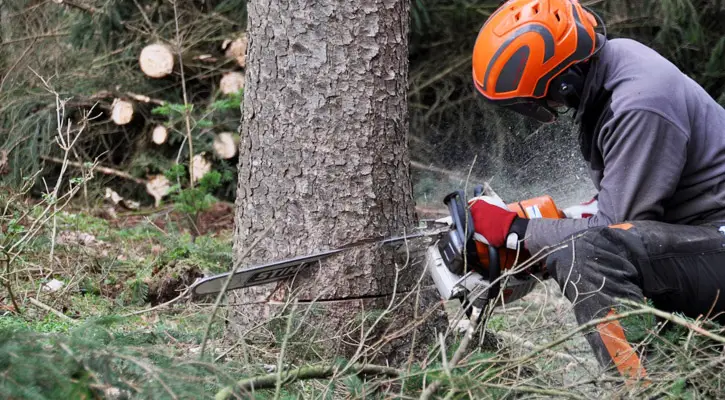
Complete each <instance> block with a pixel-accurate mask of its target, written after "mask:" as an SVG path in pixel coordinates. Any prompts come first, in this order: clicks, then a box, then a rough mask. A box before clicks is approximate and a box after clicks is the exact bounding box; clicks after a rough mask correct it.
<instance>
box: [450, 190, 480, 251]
mask: <svg viewBox="0 0 725 400" xmlns="http://www.w3.org/2000/svg"><path fill="white" fill-rule="evenodd" d="M464 198H465V193H463V191H462V190H456V191H455V192H453V193H450V194H449V195H448V196H446V197H445V198H444V199H443V203H445V205H447V206H448V211H449V212H450V214H451V220H452V223H453V226H455V227H456V232H458V235H459V237H460V238H461V243H463V244H464V245H465V243H467V242H468V240H469V239H471V238H472V237H473V217H472V216H471V212H470V211H469V210H468V207H467V206H466V203H465V202H464V200H463V199H464Z"/></svg>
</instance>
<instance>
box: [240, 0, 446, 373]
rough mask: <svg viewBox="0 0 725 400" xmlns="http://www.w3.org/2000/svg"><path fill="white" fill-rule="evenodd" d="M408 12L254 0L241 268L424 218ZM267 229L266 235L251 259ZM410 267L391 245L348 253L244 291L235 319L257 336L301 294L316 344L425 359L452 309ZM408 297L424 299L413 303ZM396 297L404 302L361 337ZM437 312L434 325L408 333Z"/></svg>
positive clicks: (392, 2) (394, 0)
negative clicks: (417, 196)
mask: <svg viewBox="0 0 725 400" xmlns="http://www.w3.org/2000/svg"><path fill="white" fill-rule="evenodd" d="M408 7H409V5H408V2H407V1H405V0H361V1H355V2H292V3H289V2H284V1H280V0H252V1H250V2H249V3H248V10H249V24H248V26H249V30H248V37H249V50H248V54H247V71H246V84H245V92H244V93H245V95H244V96H245V97H244V106H243V107H244V109H243V114H244V117H243V118H244V121H243V130H242V135H241V143H240V152H239V154H240V155H239V186H238V197H237V204H236V207H237V212H236V232H235V250H234V252H235V259H236V262H239V261H243V262H244V265H252V264H256V263H259V262H263V261H271V260H278V259H282V258H286V257H290V256H296V255H303V254H308V253H311V252H316V251H321V250H326V249H331V248H336V247H338V246H340V245H343V244H346V243H351V242H355V241H358V240H364V239H371V238H381V237H387V236H391V235H395V234H400V233H402V232H404V231H405V230H406V229H407V230H410V228H411V227H413V226H414V224H415V222H416V218H415V211H414V201H413V198H412V194H411V193H412V192H411V183H410V177H409V156H408V150H407V130H408V120H407V119H408V113H407V109H408V107H407V98H406V94H407V69H408V58H407V56H408V52H407V46H408ZM269 225H272V228H271V230H270V231H269V233H268V234H267V236H266V237H265V239H263V240H262V241H261V242H260V243H259V244H258V245H257V246H256V248H255V249H254V250H253V251H252V252H251V255H250V256H248V257H246V258H245V259H244V260H239V257H240V256H241V254H242V253H243V252H244V251H245V250H246V249H247V247H248V246H250V245H251V243H252V242H253V241H254V239H255V238H256V235H257V234H259V233H261V232H262V231H264V230H265V229H266V228H267V227H268V226H269ZM405 261H406V260H405V257H402V258H401V257H400V255H399V254H394V253H393V252H392V251H390V250H389V249H372V248H366V249H362V250H354V251H349V252H346V253H344V254H343V255H340V256H336V257H334V258H331V259H327V260H325V261H323V262H322V263H321V264H320V265H319V266H318V267H315V268H311V272H310V273H303V274H300V276H298V277H297V278H296V279H295V280H294V282H285V283H284V284H282V285H274V284H272V285H268V286H267V287H262V288H252V289H247V290H243V291H240V292H237V293H239V299H237V300H238V301H236V303H245V304H248V303H254V304H248V305H245V306H240V307H238V308H237V309H236V310H235V311H236V314H237V316H236V317H235V320H234V321H235V322H236V326H237V327H238V328H239V330H240V331H241V332H242V333H243V334H244V335H245V338H247V339H249V338H251V337H253V335H252V333H254V332H257V333H259V332H260V331H261V330H256V331H255V330H254V327H255V326H256V325H257V324H259V323H260V322H262V321H265V320H266V319H268V318H271V317H272V316H274V315H275V314H276V313H277V312H278V311H281V309H282V308H283V307H282V306H281V305H276V304H280V301H281V300H284V299H288V298H290V293H291V290H294V294H295V298H296V299H297V300H298V302H299V305H298V307H297V312H298V316H297V318H298V320H297V321H295V324H294V326H295V327H301V329H300V330H299V331H297V337H298V338H303V339H304V340H302V341H304V342H305V345H306V346H307V347H308V348H307V349H306V350H305V351H306V352H309V351H312V350H314V351H316V352H322V353H324V354H326V355H331V354H334V355H342V356H345V357H350V356H351V355H352V354H353V353H355V350H356V349H358V346H360V343H361V342H364V343H365V344H366V345H371V344H373V343H375V342H376V340H378V339H381V340H382V343H378V344H377V345H375V346H373V347H374V348H368V347H365V348H363V350H364V351H362V352H358V355H361V354H362V357H363V358H368V359H377V360H380V359H385V360H387V361H389V362H391V363H397V362H399V361H403V360H405V359H406V358H408V357H409V356H410V357H413V356H411V355H410V354H412V353H409V351H413V352H414V353H415V352H417V353H418V354H417V355H420V354H424V352H425V351H426V350H427V349H428V347H427V345H428V344H429V343H431V342H432V341H434V340H435V339H436V338H435V335H434V334H433V331H434V329H438V331H439V332H440V331H442V327H443V328H445V317H444V313H443V310H442V307H440V306H439V303H438V302H437V300H438V298H437V294H436V293H435V290H434V289H433V290H430V288H426V290H422V291H415V290H416V284H417V283H418V280H419V278H420V277H421V276H422V275H423V274H424V271H423V265H422V264H420V263H419V264H417V265H410V264H411V263H408V265H407V266H406V265H405V264H406V262H405ZM396 265H397V267H398V268H399V269H400V273H399V274H398V276H397V278H396ZM404 267H405V268H404ZM428 282H429V281H424V283H425V284H428ZM408 292H410V293H415V294H413V295H411V296H408V298H407V299H405V300H403V298H404V297H405V295H406V293H408ZM394 293H395V295H394V296H393V294H394ZM391 300H392V302H391ZM313 301H314V303H315V305H314V310H313V311H310V310H312V308H311V306H309V304H310V302H313ZM391 303H393V304H395V305H396V307H397V308H396V309H395V310H393V311H391V312H389V313H387V314H385V316H386V318H383V323H380V324H378V325H377V328H376V329H372V333H371V335H370V336H369V337H364V338H363V336H364V335H363V334H362V333H361V332H365V331H367V330H368V329H369V328H370V327H371V324H372V321H374V319H375V318H374V317H376V316H378V315H380V312H379V311H380V310H384V309H385V308H386V307H388V306H389V304H391ZM287 309H288V310H289V307H288V308H287ZM376 311H378V312H377V313H376ZM304 312H309V313H310V314H309V315H306V316H304V317H303V316H301V315H299V314H301V313H304ZM427 312H430V315H428V320H427V321H426V322H424V323H422V324H420V326H422V328H420V329H417V330H416V329H414V330H411V332H408V333H405V334H403V331H400V330H399V329H401V328H402V327H403V326H406V325H410V324H413V323H415V322H416V316H417V318H419V319H420V318H423V315H424V314H426V313H427ZM362 315H364V316H365V318H361V316H362ZM371 316H373V318H372V320H371V319H370V318H371ZM366 318H367V319H366ZM363 321H364V323H363V324H362V326H363V327H361V323H362V322H363ZM285 324H286V322H284V321H282V325H281V326H282V327H284V326H285ZM282 332H284V330H283V331H282ZM396 332H397V333H396ZM412 332H415V334H413V333H412ZM396 337H397V338H396ZM393 338H396V339H394V340H393ZM276 339H279V336H278V337H276ZM413 340H415V342H414V343H413ZM290 343H292V342H290ZM298 346H302V344H298ZM313 347H314V349H313Z"/></svg>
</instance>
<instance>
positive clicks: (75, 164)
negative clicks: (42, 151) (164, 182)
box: [40, 156, 146, 185]
mask: <svg viewBox="0 0 725 400" xmlns="http://www.w3.org/2000/svg"><path fill="white" fill-rule="evenodd" d="M40 159H41V160H45V161H50V162H54V163H56V164H63V162H64V161H63V160H61V159H60V158H55V157H49V156H40ZM68 165H70V166H71V167H75V168H81V169H82V168H84V167H83V164H82V163H79V162H77V161H68ZM94 171H97V172H100V173H103V174H106V175H114V176H117V177H119V178H123V179H128V180H130V181H132V182H135V183H138V184H139V185H146V181H145V180H143V179H140V178H136V177H135V176H133V175H131V174H129V173H126V172H123V171H119V170H116V169H113V168H108V167H102V166H100V165H99V166H96V167H95V169H94Z"/></svg>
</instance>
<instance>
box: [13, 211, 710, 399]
mask: <svg viewBox="0 0 725 400" xmlns="http://www.w3.org/2000/svg"><path fill="white" fill-rule="evenodd" d="M13 207H14V208H15V212H12V210H11V212H9V213H7V215H20V214H23V213H22V212H21V211H22V210H23V209H26V210H27V209H32V207H33V203H32V202H31V201H30V200H27V201H26V202H20V203H16V204H14V205H13ZM99 210H100V211H99ZM103 210H104V208H103V207H95V208H92V209H88V208H67V209H66V210H65V211H61V212H59V213H58V214H57V215H56V217H55V218H54V219H53V220H50V221H49V222H48V223H47V224H46V225H47V226H45V227H44V228H43V229H42V230H40V231H39V234H38V235H36V236H35V237H34V238H32V240H29V241H28V242H27V244H26V246H25V248H24V249H23V251H22V252H21V253H20V256H19V257H17V258H15V259H14V260H13V261H12V263H10V264H9V265H7V267H6V275H5V276H4V278H5V279H4V282H6V283H5V285H6V286H5V288H6V289H7V288H8V287H10V288H11V289H12V293H11V292H9V291H7V290H4V291H3V292H2V293H0V368H2V369H4V372H3V374H4V375H3V376H2V377H0V396H1V397H6V398H7V397H15V398H54V397H55V398H61V397H63V398H68V396H70V397H77V398H113V399H120V398H125V397H130V398H213V397H214V396H215V394H217V393H218V392H219V391H220V390H222V389H223V388H224V387H226V386H228V385H230V384H233V383H234V382H235V381H237V380H239V379H242V378H245V377H255V376H262V375H265V374H267V373H270V372H272V371H275V370H276V368H277V367H278V366H279V365H283V364H285V365H289V366H300V365H304V364H305V362H306V360H295V359H291V357H293V356H292V355H291V354H293V353H294V352H292V351H288V352H287V355H286V356H285V357H288V358H286V359H285V360H284V362H283V363H282V362H280V360H279V359H278V357H280V348H279V343H268V344H245V345H241V346H240V339H239V338H238V337H235V335H234V333H233V331H232V330H231V329H228V321H227V320H226V319H225V316H226V311H225V305H224V304H222V307H221V310H220V312H218V313H217V314H216V316H215V318H214V319H213V323H212V324H210V317H211V315H212V309H213V306H212V304H210V303H209V302H204V303H201V302H192V301H187V300H184V301H180V302H178V303H177V304H174V305H171V306H168V307H162V308H158V309H155V308H154V307H157V306H159V305H160V304H163V303H165V302H168V301H170V300H173V299H175V298H176V297H177V296H179V295H180V294H182V293H183V291H184V290H185V289H186V288H187V287H188V286H189V285H190V284H191V283H193V282H194V280H195V279H197V278H198V277H201V276H204V275H208V274H213V273H219V272H224V271H226V270H228V269H229V266H230V265H231V262H232V260H231V254H232V235H233V231H232V228H233V218H232V216H233V205H231V204H227V203H216V204H215V205H214V207H213V208H212V209H211V210H210V211H208V212H205V213H203V214H202V215H201V217H200V218H199V219H198V221H199V226H198V228H199V231H200V233H201V236H198V237H196V238H195V239H194V240H192V236H191V235H190V234H189V231H188V229H186V228H184V227H185V226H186V223H185V222H184V218H183V217H182V216H181V215H179V214H178V213H177V212H176V211H174V209H173V207H165V208H161V209H147V210H137V211H124V212H121V211H119V212H114V213H110V214H109V213H108V212H106V211H103ZM24 215H26V216H25V217H24V218H25V219H24V220H23V219H22V218H21V219H20V220H18V219H15V220H12V219H9V218H5V219H3V220H0V224H2V231H3V232H11V231H13V230H14V231H16V232H17V231H21V232H22V229H24V228H29V227H30V226H31V225H32V220H33V213H32V212H30V213H26V214H24ZM457 307H458V305H457V304H456V303H454V302H449V303H447V304H446V310H447V311H449V314H450V315H453V314H454V313H455V311H456V310H457ZM575 329H576V322H575V320H574V317H573V313H572V311H571V305H570V304H569V302H568V301H567V300H566V299H564V298H563V297H562V296H561V294H560V293H559V291H558V287H557V286H556V285H555V284H554V282H551V281H547V282H545V283H544V284H542V285H541V286H540V287H539V288H537V289H536V290H535V291H534V292H532V293H530V294H529V295H528V296H526V297H525V298H524V299H522V300H520V301H518V302H515V303H513V304H510V305H508V306H506V307H505V308H504V307H502V308H498V309H496V310H495V311H494V313H493V315H492V316H491V318H490V319H489V320H488V321H487V324H486V331H485V332H486V334H487V335H489V334H492V335H494V337H496V338H497V339H498V343H499V344H498V349H493V351H494V352H498V353H500V354H505V355H506V357H508V358H509V359H510V360H511V361H510V363H508V364H504V365H505V367H500V368H499V367H497V369H491V368H490V367H487V368H485V369H481V368H482V367H481V365H478V364H475V363H474V362H472V361H471V362H469V364H466V365H467V366H464V367H461V370H460V371H459V372H457V373H455V374H454V376H450V377H449V378H450V379H452V380H451V381H449V382H448V387H449V388H451V390H450V391H448V390H441V391H440V393H439V394H440V396H441V398H443V396H445V395H446V393H454V394H456V393H457V394H456V396H455V397H453V398H482V397H483V398H486V397H491V398H502V397H504V398H505V397H526V398H531V397H535V398H549V397H561V398H594V397H597V398H601V397H619V396H627V395H632V394H634V393H638V392H637V391H638V390H642V388H641V387H638V388H635V389H625V388H624V386H623V385H621V383H620V382H617V381H616V379H614V381H615V382H614V383H611V382H609V381H611V380H613V378H609V377H608V376H607V375H605V374H602V372H601V370H600V369H599V367H598V365H597V364H596V362H595V360H594V358H593V356H592V354H591V352H590V350H589V347H588V345H587V343H586V341H585V340H584V338H583V336H582V335H581V334H580V333H578V334H573V335H571V337H569V338H567V339H566V340H563V342H562V343H561V344H560V345H558V346H556V347H554V346H552V347H551V348H550V349H542V348H541V347H540V346H546V344H547V343H551V342H552V341H553V340H554V339H556V338H559V337H562V336H565V335H568V334H569V333H570V332H572V331H574V330H575ZM282 334H283V332H282V333H281V334H280V337H281V336H283V335H282ZM282 341H283V339H282ZM472 349H473V353H476V352H483V353H486V354H489V353H490V352H491V351H492V349H477V348H476V346H475V345H474V346H472ZM202 352H204V355H202V354H201V353H202ZM531 354H535V357H528V355H531ZM484 356H485V357H490V355H485V354H484ZM722 356H723V355H721V356H720V357H721V358H720V359H713V358H708V359H707V360H708V362H711V363H712V362H713V361H712V360H715V361H717V362H718V363H720V362H722ZM475 359H476V358H475V357H473V356H472V358H471V360H475ZM119 360H120V361H119ZM688 360H689V359H688ZM718 360H719V361H718ZM332 361H333V360H330V362H332ZM498 362H499V364H500V363H503V362H504V361H498ZM506 362H508V361H506ZM69 365H71V367H69ZM687 365H688V366H690V367H692V366H696V365H698V363H695V362H692V360H689V361H688V364H687ZM715 365H720V366H721V364H715ZM68 371H74V372H72V373H70V372H68ZM441 374H442V372H439V373H437V374H436V373H433V372H431V376H430V377H429V378H428V379H432V378H433V377H436V379H443V378H441V377H442V376H443V375H441ZM466 374H469V375H472V374H476V375H475V376H477V377H481V378H480V379H478V378H477V379H476V380H475V381H473V382H471V381H470V379H468V380H466V379H467V378H466ZM472 376H473V375H472ZM454 377H455V379H456V380H454V379H453V378H454ZM671 377H672V376H671V375H668V379H670V378H671ZM484 378H485V379H484ZM306 382H309V383H305V384H302V383H299V382H298V383H295V384H289V385H287V386H285V385H282V384H281V380H280V385H279V386H280V387H278V388H277V389H276V390H270V391H258V392H257V393H255V395H254V396H253V397H255V398H280V397H281V398H321V397H324V398H360V397H367V398H390V397H398V398H409V397H410V398H418V397H419V395H420V393H421V392H420V390H419V389H422V387H421V388H417V389H416V388H412V389H410V391H409V392H406V390H405V389H400V391H396V392H395V393H397V394H396V396H391V395H390V393H388V392H385V391H382V392H381V391H380V388H381V387H383V386H384V385H382V384H381V383H380V382H377V383H375V382H374V380H371V381H368V380H364V381H361V380H360V379H357V380H354V379H352V378H350V377H346V378H345V379H343V378H342V377H341V378H339V380H337V381H335V382H332V381H331V380H328V381H324V380H323V381H322V383H320V381H306ZM481 382H483V383H481ZM718 382H719V380H718ZM388 384H390V382H388ZM381 385H382V386H381ZM476 385H480V387H479V386H476ZM669 385H670V386H672V382H670V384H669ZM718 385H719V383H718ZM444 386H445V385H444ZM670 386H667V385H665V386H664V387H665V393H669V392H671V391H672V390H671V388H670ZM681 386H682V387H685V386H686V385H685V384H684V383H683V384H682V385H681ZM658 387H659V386H658ZM452 388H455V389H456V390H453V389H452ZM675 389H677V390H679V389H678V387H676V388H675ZM376 390H377V392H376ZM629 390H632V391H629ZM698 390H699V389H698ZM675 392H676V390H675ZM363 393H365V395H363ZM375 393H377V394H375ZM386 393H387V394H386ZM615 393H616V394H615ZM677 393H679V392H677ZM697 393H707V391H705V392H700V391H698V392H697ZM242 397H245V396H242ZM675 397H677V396H675ZM695 397H697V396H695ZM217 398H226V397H223V396H222V397H217Z"/></svg>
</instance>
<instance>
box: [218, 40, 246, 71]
mask: <svg viewBox="0 0 725 400" xmlns="http://www.w3.org/2000/svg"><path fill="white" fill-rule="evenodd" d="M248 44H249V42H248V41H247V34H246V33H243V34H242V35H241V36H240V37H238V38H236V39H234V40H232V39H227V40H225V41H224V43H222V49H223V50H226V52H225V53H224V55H225V56H226V57H227V58H233V59H235V60H237V64H239V66H240V67H242V68H244V67H245V66H246V65H247V45H248Z"/></svg>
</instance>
